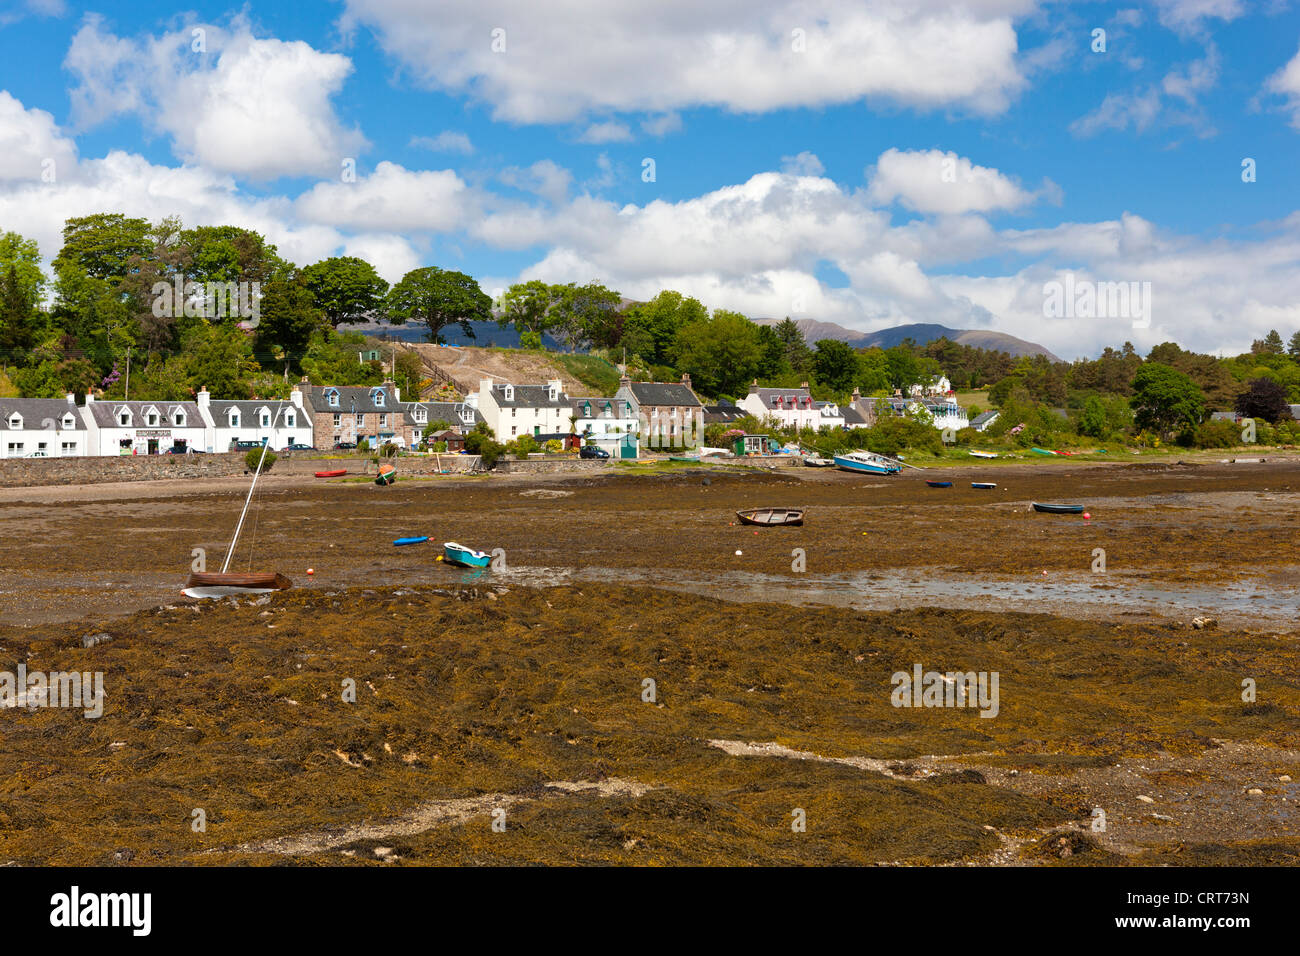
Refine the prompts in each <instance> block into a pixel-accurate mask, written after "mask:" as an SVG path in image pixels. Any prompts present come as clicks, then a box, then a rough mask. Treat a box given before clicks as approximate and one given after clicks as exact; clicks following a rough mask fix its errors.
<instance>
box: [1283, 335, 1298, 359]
mask: <svg viewBox="0 0 1300 956" xmlns="http://www.w3.org/2000/svg"><path fill="white" fill-rule="evenodd" d="M1286 351H1287V354H1288V355H1290V356H1291V357H1292V358H1293V359H1300V332H1292V333H1291V339H1290V341H1289V342H1287V346H1286Z"/></svg>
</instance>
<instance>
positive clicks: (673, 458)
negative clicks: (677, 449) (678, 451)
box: [668, 455, 700, 465]
mask: <svg viewBox="0 0 1300 956" xmlns="http://www.w3.org/2000/svg"><path fill="white" fill-rule="evenodd" d="M668 460H669V461H692V462H694V463H695V464H697V465H698V464H699V463H700V460H699V459H698V458H690V457H687V456H685V455H669V456H668Z"/></svg>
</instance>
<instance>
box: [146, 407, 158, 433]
mask: <svg viewBox="0 0 1300 956" xmlns="http://www.w3.org/2000/svg"><path fill="white" fill-rule="evenodd" d="M144 422H145V424H146V425H148V426H149V427H150V428H156V427H157V425H158V409H156V408H152V407H150V408H147V409H145V413H144Z"/></svg>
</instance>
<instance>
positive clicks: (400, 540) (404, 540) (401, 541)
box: [393, 534, 429, 548]
mask: <svg viewBox="0 0 1300 956" xmlns="http://www.w3.org/2000/svg"><path fill="white" fill-rule="evenodd" d="M428 540H429V536H428V535H427V534H426V535H423V536H419V537H413V538H396V539H394V541H393V544H395V545H397V546H398V547H399V548H400V547H401V546H402V545H404V544H424V542H426V541H428Z"/></svg>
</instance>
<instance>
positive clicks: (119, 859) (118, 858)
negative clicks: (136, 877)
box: [113, 850, 135, 863]
mask: <svg viewBox="0 0 1300 956" xmlns="http://www.w3.org/2000/svg"><path fill="white" fill-rule="evenodd" d="M134 859H135V850H117V851H116V852H115V853H114V854H113V862H114V863H130V862H131V861H132V860H134Z"/></svg>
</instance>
